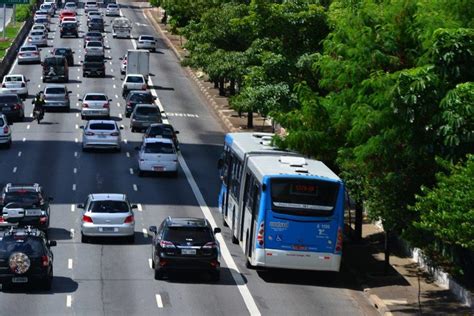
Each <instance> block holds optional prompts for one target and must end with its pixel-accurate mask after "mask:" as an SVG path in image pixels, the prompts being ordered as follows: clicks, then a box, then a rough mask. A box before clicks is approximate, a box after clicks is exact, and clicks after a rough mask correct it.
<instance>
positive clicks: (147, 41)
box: [137, 35, 156, 52]
mask: <svg viewBox="0 0 474 316" xmlns="http://www.w3.org/2000/svg"><path fill="white" fill-rule="evenodd" d="M137 49H149V50H151V51H152V52H154V51H156V38H154V37H153V36H151V35H140V37H139V38H138V42H137Z"/></svg>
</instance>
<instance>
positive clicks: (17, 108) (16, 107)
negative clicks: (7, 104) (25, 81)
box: [13, 104, 21, 110]
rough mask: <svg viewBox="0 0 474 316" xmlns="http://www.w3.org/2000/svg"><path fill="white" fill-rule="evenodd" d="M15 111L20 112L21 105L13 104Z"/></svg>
mask: <svg viewBox="0 0 474 316" xmlns="http://www.w3.org/2000/svg"><path fill="white" fill-rule="evenodd" d="M13 107H14V109H15V110H20V109H21V104H15V105H14V106H13Z"/></svg>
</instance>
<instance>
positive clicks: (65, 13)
mask: <svg viewBox="0 0 474 316" xmlns="http://www.w3.org/2000/svg"><path fill="white" fill-rule="evenodd" d="M67 16H70V17H75V16H76V12H74V11H71V10H61V13H60V14H59V20H60V21H61V22H62V21H63V18H65V17H67Z"/></svg>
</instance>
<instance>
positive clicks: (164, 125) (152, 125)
mask: <svg viewBox="0 0 474 316" xmlns="http://www.w3.org/2000/svg"><path fill="white" fill-rule="evenodd" d="M150 127H167V128H171V129H173V130H174V128H173V125H171V124H166V123H153V124H150Z"/></svg>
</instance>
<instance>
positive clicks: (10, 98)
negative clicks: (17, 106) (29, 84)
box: [0, 95, 19, 103]
mask: <svg viewBox="0 0 474 316" xmlns="http://www.w3.org/2000/svg"><path fill="white" fill-rule="evenodd" d="M0 102H2V103H13V102H19V100H18V96H17V95H0Z"/></svg>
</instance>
